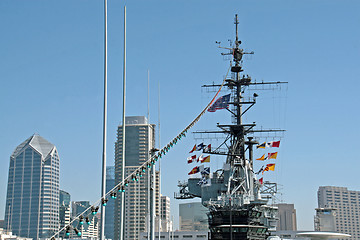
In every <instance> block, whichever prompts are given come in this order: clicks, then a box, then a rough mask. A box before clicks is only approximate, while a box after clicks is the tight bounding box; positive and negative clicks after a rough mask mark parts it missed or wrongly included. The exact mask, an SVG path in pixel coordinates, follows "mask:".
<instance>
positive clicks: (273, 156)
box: [267, 152, 277, 159]
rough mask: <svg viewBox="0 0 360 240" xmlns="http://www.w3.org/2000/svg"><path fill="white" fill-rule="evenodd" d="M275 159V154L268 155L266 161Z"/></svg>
mask: <svg viewBox="0 0 360 240" xmlns="http://www.w3.org/2000/svg"><path fill="white" fill-rule="evenodd" d="M276 157H277V152H274V153H268V156H267V159H276Z"/></svg>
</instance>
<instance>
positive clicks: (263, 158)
mask: <svg viewBox="0 0 360 240" xmlns="http://www.w3.org/2000/svg"><path fill="white" fill-rule="evenodd" d="M266 159H267V157H265V154H264V155H262V156H261V157H259V158H257V159H256V160H260V161H264V160H266Z"/></svg>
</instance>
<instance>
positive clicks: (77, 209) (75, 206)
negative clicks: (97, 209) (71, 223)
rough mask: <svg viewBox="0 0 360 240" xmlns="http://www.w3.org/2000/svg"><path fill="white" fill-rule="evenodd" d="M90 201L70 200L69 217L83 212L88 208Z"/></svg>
mask: <svg viewBox="0 0 360 240" xmlns="http://www.w3.org/2000/svg"><path fill="white" fill-rule="evenodd" d="M90 206H91V205H90V201H72V202H71V217H72V218H75V217H76V216H78V215H79V214H81V213H82V212H84V211H85V210H86V209H87V208H89V207H90Z"/></svg>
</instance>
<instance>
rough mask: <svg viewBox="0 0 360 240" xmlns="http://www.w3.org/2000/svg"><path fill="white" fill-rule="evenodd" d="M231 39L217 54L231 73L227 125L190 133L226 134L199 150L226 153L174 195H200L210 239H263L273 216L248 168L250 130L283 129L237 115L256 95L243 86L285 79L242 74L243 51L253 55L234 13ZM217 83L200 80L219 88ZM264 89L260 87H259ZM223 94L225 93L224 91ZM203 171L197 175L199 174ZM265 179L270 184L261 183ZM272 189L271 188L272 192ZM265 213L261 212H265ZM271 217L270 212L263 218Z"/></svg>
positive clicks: (249, 160) (251, 154) (180, 197)
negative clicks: (217, 166)
mask: <svg viewBox="0 0 360 240" xmlns="http://www.w3.org/2000/svg"><path fill="white" fill-rule="evenodd" d="M234 24H235V30H236V36H235V42H234V44H233V45H231V46H230V47H222V46H220V44H221V43H220V42H217V43H218V44H219V48H222V49H226V50H227V52H226V53H221V55H223V56H224V55H229V56H231V72H232V75H231V77H229V78H227V79H225V83H224V85H223V86H224V87H227V88H228V89H229V90H230V91H231V95H230V94H229V95H230V96H232V97H230V100H229V102H228V104H229V105H231V106H233V107H232V108H231V109H229V108H226V110H227V111H229V112H230V113H231V114H232V116H233V120H234V121H233V122H232V124H219V123H218V124H217V127H218V128H219V130H217V131H197V132H194V133H195V134H210V133H211V134H217V133H221V134H225V136H226V137H225V140H224V141H223V143H221V144H220V145H219V146H218V147H216V148H215V149H211V150H206V152H205V151H204V153H207V154H211V155H223V156H226V162H225V164H224V168H223V169H218V170H217V171H215V172H213V174H212V176H210V177H209V176H208V177H209V178H210V184H209V185H208V186H203V185H202V181H201V180H202V179H201V178H189V179H188V181H187V182H184V183H181V182H179V185H178V187H179V188H180V189H179V190H180V191H179V194H175V198H177V199H189V198H194V197H200V198H201V200H202V203H203V205H204V206H205V207H207V208H208V209H209V213H208V217H209V228H210V236H209V239H211V240H217V239H219V240H220V239H222V240H224V239H228V240H232V239H240V240H245V239H246V240H247V239H252V240H254V239H257V240H265V239H266V237H267V236H268V234H269V233H268V229H269V228H271V227H272V226H270V225H271V224H270V222H271V221H270V220H268V219H267V218H269V219H270V218H275V217H273V216H274V215H272V212H274V211H276V210H274V209H273V207H271V206H267V205H266V204H267V200H265V199H262V198H261V194H260V193H263V192H264V191H262V192H261V191H260V188H261V187H260V184H259V183H258V181H256V173H255V171H254V169H253V146H254V145H257V144H258V142H257V141H255V140H254V137H253V135H252V134H254V133H259V132H268V133H271V132H283V131H284V130H280V129H255V127H256V124H255V122H253V123H243V121H242V116H243V115H244V114H245V113H246V112H247V111H248V110H249V109H250V108H251V107H252V106H254V105H255V103H256V98H257V97H258V95H257V94H256V93H253V95H252V96H250V95H248V94H245V90H250V91H251V90H253V89H252V88H251V87H252V86H254V87H256V85H268V86H269V85H273V84H275V85H279V84H282V83H286V82H263V81H262V82H256V81H255V82H253V81H252V79H251V77H250V76H249V75H248V74H246V75H245V74H241V73H242V72H243V71H244V70H243V68H242V63H243V60H242V58H243V55H244V54H254V52H245V51H244V50H243V49H242V48H241V47H240V45H241V41H240V40H239V36H238V26H239V21H238V16H237V15H235V20H234ZM220 86H222V85H216V84H212V85H203V87H210V88H211V87H212V88H215V89H218V87H220ZM262 89H264V88H262ZM223 97H224V96H223ZM203 177H204V176H202V178H203ZM265 184H269V186H270V184H271V183H264V185H265ZM272 193H274V191H273V192H272ZM265 212H266V214H265ZM270 213H271V214H270ZM268 216H271V217H268Z"/></svg>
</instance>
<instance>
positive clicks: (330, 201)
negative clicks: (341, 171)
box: [318, 186, 360, 240]
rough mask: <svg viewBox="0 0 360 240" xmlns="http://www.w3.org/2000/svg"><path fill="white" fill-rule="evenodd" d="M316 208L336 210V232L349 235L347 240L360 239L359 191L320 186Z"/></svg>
mask: <svg viewBox="0 0 360 240" xmlns="http://www.w3.org/2000/svg"><path fill="white" fill-rule="evenodd" d="M318 208H332V209H336V210H335V214H334V215H335V216H334V217H335V228H336V231H337V232H340V233H346V234H350V235H351V237H350V238H349V239H352V240H355V239H360V217H359V214H360V191H351V190H348V189H347V188H346V187H333V186H321V187H319V190H318Z"/></svg>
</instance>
